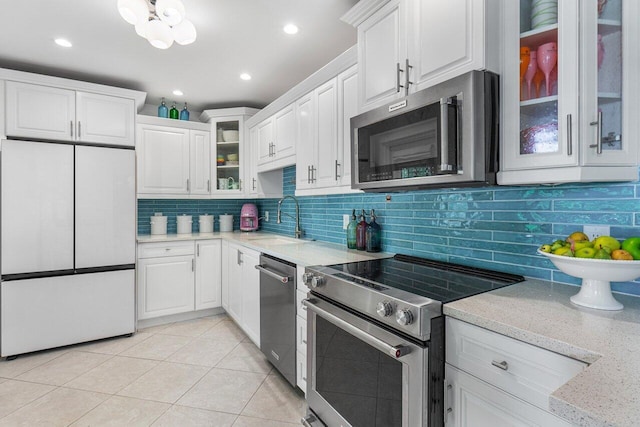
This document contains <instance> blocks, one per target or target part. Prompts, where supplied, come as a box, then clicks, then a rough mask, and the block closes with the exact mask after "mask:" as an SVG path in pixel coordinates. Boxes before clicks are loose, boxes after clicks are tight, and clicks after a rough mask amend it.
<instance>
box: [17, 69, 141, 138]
mask: <svg viewBox="0 0 640 427" xmlns="http://www.w3.org/2000/svg"><path fill="white" fill-rule="evenodd" d="M6 116H7V124H6V133H7V136H15V137H24V138H34V139H45V140H58V141H82V142H91V143H98V144H107V145H122V146H133V145H134V141H135V140H134V129H135V128H134V121H135V102H134V100H133V99H127V98H121V97H116V96H109V95H101V94H95V93H88V92H81V91H74V90H69V89H61V88H56V87H50V86H42V85H36V84H31V83H21V82H14V81H7V83H6Z"/></svg>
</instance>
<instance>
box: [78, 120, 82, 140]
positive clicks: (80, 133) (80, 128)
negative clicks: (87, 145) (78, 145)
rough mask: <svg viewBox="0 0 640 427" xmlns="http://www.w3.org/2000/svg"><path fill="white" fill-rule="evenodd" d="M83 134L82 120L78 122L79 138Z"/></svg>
mask: <svg viewBox="0 0 640 427" xmlns="http://www.w3.org/2000/svg"><path fill="white" fill-rule="evenodd" d="M81 136H82V122H78V138H80V137H81Z"/></svg>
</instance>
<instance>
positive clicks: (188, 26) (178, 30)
mask: <svg viewBox="0 0 640 427" xmlns="http://www.w3.org/2000/svg"><path fill="white" fill-rule="evenodd" d="M172 31H173V38H174V39H175V40H176V43H178V44H181V45H185V44H191V43H193V42H194V41H196V27H195V26H194V25H193V24H192V23H191V21H189V20H188V19H185V20H183V21H182V22H181V23H179V24H178V25H176V26H175V27H173V29H172Z"/></svg>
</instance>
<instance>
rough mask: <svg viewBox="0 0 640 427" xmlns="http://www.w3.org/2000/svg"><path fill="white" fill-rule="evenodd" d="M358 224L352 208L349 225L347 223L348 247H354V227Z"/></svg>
mask: <svg viewBox="0 0 640 427" xmlns="http://www.w3.org/2000/svg"><path fill="white" fill-rule="evenodd" d="M357 226H358V221H357V219H356V210H355V209H354V210H353V212H352V213H351V221H349V225H347V248H348V249H356V228H357Z"/></svg>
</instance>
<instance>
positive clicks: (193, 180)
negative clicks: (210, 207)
mask: <svg viewBox="0 0 640 427" xmlns="http://www.w3.org/2000/svg"><path fill="white" fill-rule="evenodd" d="M210 153H211V140H210V137H209V132H206V131H200V130H191V131H189V192H190V193H191V194H210V193H211V155H210Z"/></svg>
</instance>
